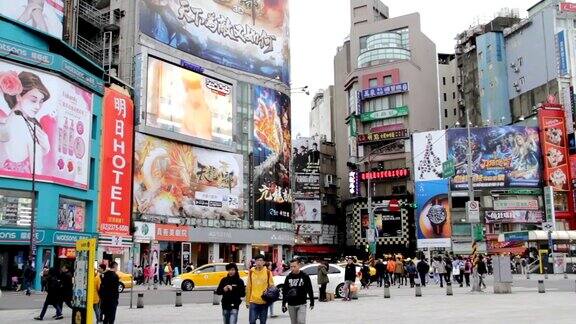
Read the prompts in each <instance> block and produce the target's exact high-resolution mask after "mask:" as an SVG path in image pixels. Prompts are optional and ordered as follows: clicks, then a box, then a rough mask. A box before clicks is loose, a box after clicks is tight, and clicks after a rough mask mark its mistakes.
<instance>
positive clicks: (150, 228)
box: [134, 221, 156, 243]
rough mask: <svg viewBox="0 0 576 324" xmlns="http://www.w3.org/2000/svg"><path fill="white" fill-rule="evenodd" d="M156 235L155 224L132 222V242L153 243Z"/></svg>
mask: <svg viewBox="0 0 576 324" xmlns="http://www.w3.org/2000/svg"><path fill="white" fill-rule="evenodd" d="M155 234H156V223H146V222H138V221H135V222H134V241H135V242H143V243H150V242H151V241H154V237H155V236H154V235H155Z"/></svg>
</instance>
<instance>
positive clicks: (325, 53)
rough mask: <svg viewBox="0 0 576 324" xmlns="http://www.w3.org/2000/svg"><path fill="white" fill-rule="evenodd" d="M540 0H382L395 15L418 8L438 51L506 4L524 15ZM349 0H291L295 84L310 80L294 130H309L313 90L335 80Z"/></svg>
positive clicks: (295, 106)
mask: <svg viewBox="0 0 576 324" xmlns="http://www.w3.org/2000/svg"><path fill="white" fill-rule="evenodd" d="M538 1H539V0H497V1H496V0H484V1H470V0H435V1H431V0H383V2H384V4H385V5H387V6H388V8H389V9H390V17H391V18H393V17H397V16H402V15H404V14H408V13H412V12H419V13H420V19H421V20H422V21H421V25H422V31H423V32H424V33H425V34H426V35H427V36H428V37H429V38H430V39H432V41H433V42H435V43H436V49H437V51H438V52H444V53H453V52H454V44H455V40H454V37H455V36H456V34H458V33H459V32H461V31H463V30H465V29H467V28H468V27H469V26H471V25H473V24H475V22H477V21H486V20H489V19H490V18H491V17H493V16H494V15H495V14H496V13H497V12H498V11H499V10H500V9H502V8H517V9H519V11H520V16H521V17H526V16H527V13H526V9H528V8H529V7H530V6H532V5H534V4H535V3H537V2H538ZM349 10H350V7H349V1H348V0H290V45H291V70H292V76H291V78H292V88H297V87H302V86H305V85H307V86H308V87H309V88H310V96H306V95H305V94H303V93H293V94H292V133H293V136H294V137H295V136H296V134H298V133H300V134H301V135H302V136H307V135H309V134H308V127H309V126H308V117H309V112H310V102H311V100H312V96H313V95H314V93H316V91H317V90H318V89H323V88H326V87H328V86H329V85H331V84H333V83H334V67H333V66H334V64H333V60H334V54H335V53H336V48H337V47H338V46H340V45H342V43H343V41H344V38H345V37H346V36H347V35H348V33H349V30H350V16H349V15H350V14H349Z"/></svg>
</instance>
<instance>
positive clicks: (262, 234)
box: [157, 224, 294, 245]
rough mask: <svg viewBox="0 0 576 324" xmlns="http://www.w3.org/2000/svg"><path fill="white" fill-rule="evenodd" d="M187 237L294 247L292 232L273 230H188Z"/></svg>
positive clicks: (191, 240)
mask: <svg viewBox="0 0 576 324" xmlns="http://www.w3.org/2000/svg"><path fill="white" fill-rule="evenodd" d="M157 225H158V224H157ZM188 235H189V240H188V241H190V242H203V243H204V242H214V243H237V244H282V245H294V232H282V231H273V230H242V229H234V228H190V230H189V233H188Z"/></svg>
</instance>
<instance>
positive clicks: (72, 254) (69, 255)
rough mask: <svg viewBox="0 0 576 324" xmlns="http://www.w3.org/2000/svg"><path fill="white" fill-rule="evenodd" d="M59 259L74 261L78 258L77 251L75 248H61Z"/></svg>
mask: <svg viewBox="0 0 576 324" xmlns="http://www.w3.org/2000/svg"><path fill="white" fill-rule="evenodd" d="M57 252H58V254H57V255H58V258H59V259H74V258H76V249H75V248H68V247H59V248H58V251H57Z"/></svg>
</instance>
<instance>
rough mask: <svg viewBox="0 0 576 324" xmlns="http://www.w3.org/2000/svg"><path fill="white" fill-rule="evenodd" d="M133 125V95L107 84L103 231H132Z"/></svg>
mask: <svg viewBox="0 0 576 324" xmlns="http://www.w3.org/2000/svg"><path fill="white" fill-rule="evenodd" d="M133 129H134V105H133V103H132V99H131V98H130V97H129V96H127V95H125V94H122V93H120V92H118V91H115V90H112V89H110V88H106V90H105V92H104V107H103V121H102V143H101V145H102V161H101V167H100V177H101V179H102V180H101V182H100V188H101V191H100V234H109V235H118V236H129V235H130V214H131V211H130V201H132V194H131V185H130V184H131V182H132V152H133V143H134V141H133Z"/></svg>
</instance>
